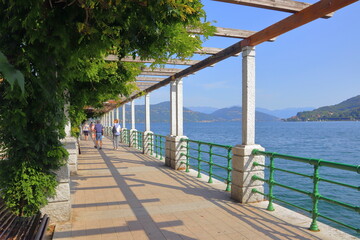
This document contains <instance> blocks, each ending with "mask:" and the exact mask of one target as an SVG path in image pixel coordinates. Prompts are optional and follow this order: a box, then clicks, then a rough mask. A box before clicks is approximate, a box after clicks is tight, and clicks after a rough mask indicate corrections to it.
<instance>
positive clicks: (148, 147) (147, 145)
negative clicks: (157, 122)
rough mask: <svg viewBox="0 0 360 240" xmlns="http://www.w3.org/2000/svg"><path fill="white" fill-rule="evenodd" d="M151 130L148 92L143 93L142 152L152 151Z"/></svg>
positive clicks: (148, 152) (149, 152)
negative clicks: (143, 126) (143, 124)
mask: <svg viewBox="0 0 360 240" xmlns="http://www.w3.org/2000/svg"><path fill="white" fill-rule="evenodd" d="M152 134H153V132H151V131H150V94H149V93H148V94H146V95H145V132H144V135H143V144H144V151H143V153H144V154H148V155H150V154H151V153H152V152H153V137H152Z"/></svg>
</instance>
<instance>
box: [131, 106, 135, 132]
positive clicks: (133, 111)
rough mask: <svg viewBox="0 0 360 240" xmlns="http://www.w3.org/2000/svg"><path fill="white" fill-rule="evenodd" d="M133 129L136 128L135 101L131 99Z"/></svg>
mask: <svg viewBox="0 0 360 240" xmlns="http://www.w3.org/2000/svg"><path fill="white" fill-rule="evenodd" d="M131 129H135V101H134V100H132V101H131Z"/></svg>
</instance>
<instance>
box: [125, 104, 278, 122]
mask: <svg viewBox="0 0 360 240" xmlns="http://www.w3.org/2000/svg"><path fill="white" fill-rule="evenodd" d="M183 111H184V122H220V121H241V115H242V113H241V107H231V108H222V109H219V110H216V111H215V112H213V113H211V114H206V113H201V112H196V111H192V110H190V109H188V108H184V110H183ZM255 117H256V121H279V119H278V118H277V117H274V116H271V115H268V114H265V113H261V112H256V115H255ZM150 118H151V121H152V122H169V121H170V102H162V103H158V104H153V105H151V107H150ZM130 121H131V115H130V111H129V106H127V111H126V122H130ZM135 121H136V122H137V123H140V122H144V121H145V105H136V106H135Z"/></svg>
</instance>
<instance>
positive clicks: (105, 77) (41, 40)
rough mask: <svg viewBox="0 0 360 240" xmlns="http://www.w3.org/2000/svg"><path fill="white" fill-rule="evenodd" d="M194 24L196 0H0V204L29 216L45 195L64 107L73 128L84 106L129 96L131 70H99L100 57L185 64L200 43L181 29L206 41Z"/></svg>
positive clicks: (59, 159)
mask: <svg viewBox="0 0 360 240" xmlns="http://www.w3.org/2000/svg"><path fill="white" fill-rule="evenodd" d="M204 18H205V13H204V11H203V10H202V4H201V2H200V0H71V1H67V0H32V1H26V0H8V1H0V53H2V54H1V55H0V74H1V75H0V79H1V80H0V102H1V104H0V149H1V151H2V156H3V157H2V158H3V161H0V165H1V166H0V186H1V187H0V191H1V194H2V196H3V198H4V199H5V201H6V203H7V205H8V206H9V207H11V208H12V209H13V210H14V211H15V212H17V213H18V214H20V215H30V214H32V213H34V212H35V211H37V210H38V209H39V208H40V207H41V206H43V205H44V204H45V203H46V198H47V197H49V196H52V195H53V194H54V188H55V186H56V180H55V176H54V173H53V172H54V171H55V170H56V169H58V168H59V167H60V166H61V165H62V164H63V163H64V159H65V158H66V156H67V152H66V151H65V150H64V148H62V145H61V142H60V140H59V139H61V138H63V137H64V136H65V134H64V125H65V123H66V119H65V116H64V111H63V110H64V109H63V107H64V103H65V102H70V104H71V105H70V117H71V120H72V124H73V126H78V125H79V124H80V122H81V121H82V120H84V119H85V117H86V116H85V114H84V112H83V108H84V107H85V106H94V107H101V104H102V103H103V102H104V101H106V100H108V99H115V100H116V99H117V98H118V97H119V96H127V95H129V94H130V93H131V92H132V91H134V89H135V85H134V84H133V81H134V79H135V76H136V75H137V74H138V73H139V66H140V65H139V64H134V63H122V62H106V61H104V58H105V57H106V56H107V55H108V54H116V55H118V56H119V58H122V57H124V56H127V55H132V56H139V57H140V58H142V59H147V58H153V59H156V62H155V64H162V63H164V62H165V60H166V59H168V58H170V57H175V58H180V59H184V58H187V57H189V56H190V55H191V54H192V52H193V51H194V50H195V49H197V48H200V44H201V40H202V39H201V38H200V37H199V36H190V35H189V34H188V33H187V32H186V29H187V28H197V29H201V30H202V31H203V33H204V36H205V37H207V36H208V34H211V33H212V32H213V28H212V27H211V26H210V25H209V23H206V22H204ZM5 56H6V57H5ZM17 70H19V71H20V72H21V73H22V74H23V77H24V78H25V88H24V89H25V92H23V91H22V85H21V84H22V83H23V82H24V81H23V79H22V78H21V75H20V74H19V73H20V72H17ZM3 79H5V80H6V81H3ZM15 81H17V82H18V83H19V84H14V82H15ZM65 93H66V94H65Z"/></svg>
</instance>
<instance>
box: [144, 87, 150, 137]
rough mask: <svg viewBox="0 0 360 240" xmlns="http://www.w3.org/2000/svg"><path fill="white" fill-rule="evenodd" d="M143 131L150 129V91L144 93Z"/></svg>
mask: <svg viewBox="0 0 360 240" xmlns="http://www.w3.org/2000/svg"><path fill="white" fill-rule="evenodd" d="M145 131H146V132H148V131H150V93H148V94H146V95H145Z"/></svg>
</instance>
